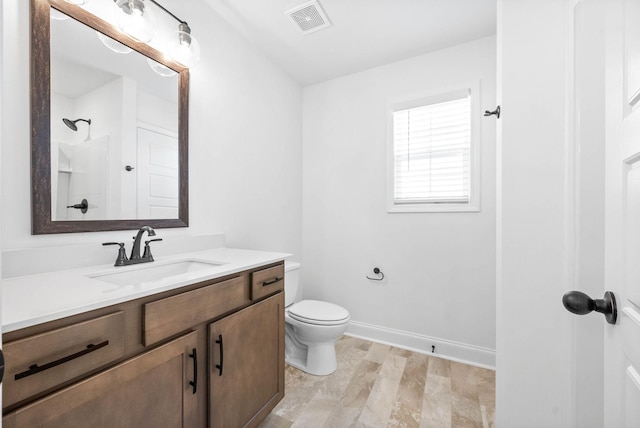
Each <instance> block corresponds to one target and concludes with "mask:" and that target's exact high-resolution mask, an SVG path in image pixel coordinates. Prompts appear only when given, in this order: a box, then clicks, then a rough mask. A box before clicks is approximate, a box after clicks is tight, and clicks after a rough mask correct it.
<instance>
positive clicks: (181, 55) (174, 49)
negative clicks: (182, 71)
mask: <svg viewBox="0 0 640 428" xmlns="http://www.w3.org/2000/svg"><path fill="white" fill-rule="evenodd" d="M169 55H170V56H171V58H173V60H174V61H176V62H179V63H180V64H182V65H184V66H185V67H187V68H191V67H193V66H195V65H196V64H197V63H198V61H200V43H198V40H197V39H196V38H195V37H193V36H192V35H191V29H190V28H189V25H187V23H186V22H182V23H180V25H179V26H178V31H177V32H176V36H175V38H174V40H173V42H172V43H171V46H170V47H169Z"/></svg>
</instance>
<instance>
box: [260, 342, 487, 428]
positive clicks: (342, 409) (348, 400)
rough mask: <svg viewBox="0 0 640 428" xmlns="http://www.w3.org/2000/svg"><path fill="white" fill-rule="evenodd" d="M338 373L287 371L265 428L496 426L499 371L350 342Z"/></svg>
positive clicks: (340, 345) (342, 346) (340, 350)
mask: <svg viewBox="0 0 640 428" xmlns="http://www.w3.org/2000/svg"><path fill="white" fill-rule="evenodd" d="M336 353H337V356H338V369H337V370H336V372H335V373H333V374H332V375H330V376H323V377H320V376H312V375H308V374H306V373H304V372H302V371H300V370H298V369H295V368H293V367H289V366H287V367H286V370H285V397H284V398H283V399H282V401H281V402H280V403H279V404H278V406H277V407H276V408H275V409H274V410H273V412H271V414H270V415H269V416H268V417H267V419H265V421H264V422H263V423H262V424H261V425H260V428H288V427H304V428H312V427H327V428H343V427H345V428H346V427H453V428H459V427H461V428H462V427H481V428H489V427H493V426H494V414H495V372H494V371H492V370H487V369H482V368H478V367H473V366H468V365H465V364H460V363H456V362H453V361H448V360H444V359H441V358H437V357H430V356H428V355H424V354H419V353H416V352H411V351H406V350H403V349H399V348H394V347H392V346H387V345H382V344H379V343H373V342H369V341H366V340H362V339H357V338H354V337H349V336H342V337H341V338H340V339H338V341H336Z"/></svg>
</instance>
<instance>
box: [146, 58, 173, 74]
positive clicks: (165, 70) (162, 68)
mask: <svg viewBox="0 0 640 428" xmlns="http://www.w3.org/2000/svg"><path fill="white" fill-rule="evenodd" d="M147 64H149V67H151V69H152V70H153V71H155V72H156V73H158V74H159V75H160V76H162V77H171V76H175V75H176V74H177V73H176V72H175V71H173V70H172V69H170V68H169V67H167V66H166V65H163V64H160V63H159V62H158V61H154V60H152V59H151V58H147Z"/></svg>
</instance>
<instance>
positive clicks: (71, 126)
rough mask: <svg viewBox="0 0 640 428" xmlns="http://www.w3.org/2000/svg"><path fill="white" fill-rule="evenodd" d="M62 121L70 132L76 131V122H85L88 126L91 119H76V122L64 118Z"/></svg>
mask: <svg viewBox="0 0 640 428" xmlns="http://www.w3.org/2000/svg"><path fill="white" fill-rule="evenodd" d="M62 121H63V122H64V124H65V125H67V126H68V127H69V129H71V130H72V131H77V130H78V127H77V126H76V122H87V123H88V124H89V125H91V119H76V120H71V119H67V118H66V117H65V118H63V119H62Z"/></svg>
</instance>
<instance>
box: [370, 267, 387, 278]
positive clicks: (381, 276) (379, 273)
mask: <svg viewBox="0 0 640 428" xmlns="http://www.w3.org/2000/svg"><path fill="white" fill-rule="evenodd" d="M373 273H375V274H376V275H380V278H371V277H370V276H369V275H366V276H367V279H370V280H371V281H382V280H383V279H384V273H382V271H381V270H380V268H379V267H374V268H373Z"/></svg>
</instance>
